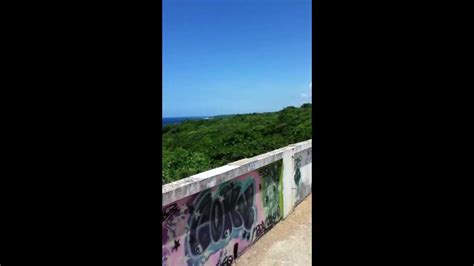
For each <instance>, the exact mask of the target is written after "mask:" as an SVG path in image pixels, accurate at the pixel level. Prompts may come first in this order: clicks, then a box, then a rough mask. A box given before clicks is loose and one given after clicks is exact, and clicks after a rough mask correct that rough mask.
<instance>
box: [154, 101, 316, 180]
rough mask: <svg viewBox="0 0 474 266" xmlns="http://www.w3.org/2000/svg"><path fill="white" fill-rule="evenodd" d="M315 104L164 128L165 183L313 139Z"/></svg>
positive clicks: (163, 177) (189, 122)
mask: <svg viewBox="0 0 474 266" xmlns="http://www.w3.org/2000/svg"><path fill="white" fill-rule="evenodd" d="M311 109H312V105H311V104H304V105H302V106H301V107H299V108H297V107H287V108H285V109H283V110H281V111H279V112H273V113H261V114H244V115H231V116H221V117H215V118H214V119H210V120H198V121H186V122H183V123H181V124H179V125H167V126H164V127H163V128H162V141H163V142H162V143H163V159H162V165H163V170H162V180H163V183H170V182H173V181H176V180H179V179H182V178H185V177H188V176H191V175H194V174H197V173H200V172H204V171H206V170H210V169H212V168H216V167H219V166H223V165H225V164H227V163H230V162H233V161H237V160H240V159H243V158H249V157H253V156H256V155H259V154H262V153H265V152H269V151H272V150H275V149H278V148H281V147H284V146H286V145H289V144H292V143H296V142H300V141H304V140H308V139H311V138H312V120H311Z"/></svg>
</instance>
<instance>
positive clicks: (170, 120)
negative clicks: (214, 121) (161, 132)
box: [161, 116, 209, 127]
mask: <svg viewBox="0 0 474 266" xmlns="http://www.w3.org/2000/svg"><path fill="white" fill-rule="evenodd" d="M206 118H209V117H208V116H192V117H163V118H162V119H161V126H162V127H164V126H166V125H168V124H179V123H181V122H183V121H185V120H200V119H206Z"/></svg>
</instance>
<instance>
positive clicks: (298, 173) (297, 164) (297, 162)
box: [294, 157, 301, 185]
mask: <svg viewBox="0 0 474 266" xmlns="http://www.w3.org/2000/svg"><path fill="white" fill-rule="evenodd" d="M300 167H301V157H296V158H295V178H294V179H295V183H296V185H299V184H300V180H301V171H300Z"/></svg>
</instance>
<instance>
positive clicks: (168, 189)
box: [162, 139, 312, 206]
mask: <svg viewBox="0 0 474 266" xmlns="http://www.w3.org/2000/svg"><path fill="white" fill-rule="evenodd" d="M311 147H312V140H311V139H310V140H307V141H303V142H299V143H296V144H291V145H288V146H286V147H283V148H280V149H277V150H273V151H271V152H267V153H264V154H260V155H257V156H255V157H252V158H246V159H242V160H239V161H236V162H232V163H229V164H227V165H224V166H221V167H218V168H214V169H212V170H209V171H206V172H202V173H199V174H196V175H193V176H190V177H187V178H184V179H181V180H178V181H175V182H172V183H169V184H166V185H163V186H162V196H163V202H162V206H165V205H168V204H170V203H172V202H175V201H177V200H180V199H182V198H185V197H188V196H191V195H193V194H195V193H198V192H201V191H203V190H206V189H208V188H212V187H214V186H217V185H219V184H222V183H224V182H227V181H229V180H231V179H233V178H235V177H238V176H241V175H243V174H246V173H249V172H252V171H254V170H256V169H259V168H261V167H263V166H265V165H268V164H270V163H273V162H275V161H278V160H280V159H282V158H283V153H284V152H288V151H292V152H293V153H294V152H299V151H303V150H306V149H308V148H311Z"/></svg>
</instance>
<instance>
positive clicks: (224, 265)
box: [216, 255, 234, 266]
mask: <svg viewBox="0 0 474 266" xmlns="http://www.w3.org/2000/svg"><path fill="white" fill-rule="evenodd" d="M233 261H234V257H232V255H229V256H226V257H225V258H224V260H223V261H222V262H219V263H217V264H216V266H230V265H232V262H233Z"/></svg>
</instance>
